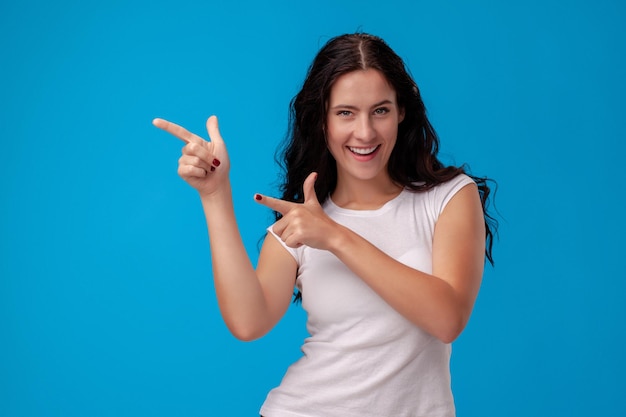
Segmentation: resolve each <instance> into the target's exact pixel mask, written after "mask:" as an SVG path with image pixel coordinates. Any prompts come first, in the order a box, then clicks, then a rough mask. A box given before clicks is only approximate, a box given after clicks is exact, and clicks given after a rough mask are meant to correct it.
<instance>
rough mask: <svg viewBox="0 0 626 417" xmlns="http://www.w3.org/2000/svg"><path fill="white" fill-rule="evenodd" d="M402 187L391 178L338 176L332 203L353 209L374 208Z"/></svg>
mask: <svg viewBox="0 0 626 417" xmlns="http://www.w3.org/2000/svg"><path fill="white" fill-rule="evenodd" d="M402 189H403V187H402V186H401V185H398V184H396V183H394V182H393V181H391V178H389V177H387V176H385V177H384V178H377V179H371V180H360V179H357V178H350V179H346V178H343V179H342V178H338V179H337V187H336V188H335V191H334V192H333V193H332V195H331V198H332V200H333V203H335V204H336V205H338V206H339V207H343V208H347V209H353V210H375V209H377V208H380V207H382V206H383V205H385V203H387V202H388V201H390V200H392V199H394V198H395V197H397V196H398V194H400V192H401V191H402Z"/></svg>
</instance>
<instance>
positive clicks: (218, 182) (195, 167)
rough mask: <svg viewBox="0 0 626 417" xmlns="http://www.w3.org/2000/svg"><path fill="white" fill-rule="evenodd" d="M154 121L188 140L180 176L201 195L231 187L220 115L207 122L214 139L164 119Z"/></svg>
mask: <svg viewBox="0 0 626 417" xmlns="http://www.w3.org/2000/svg"><path fill="white" fill-rule="evenodd" d="M152 124H153V125H155V126H156V127H158V128H159V129H163V130H165V131H166V132H168V133H170V134H172V135H174V136H176V137H177V138H179V139H180V140H182V141H183V142H185V146H183V149H182V153H183V154H182V156H181V157H180V159H179V160H178V175H180V176H181V178H182V179H184V180H185V181H187V183H188V184H189V185H191V186H192V187H193V188H195V189H196V190H198V192H199V193H200V195H201V196H203V197H204V196H210V195H211V194H213V193H215V192H217V191H219V190H220V188H221V187H224V186H228V171H229V170H230V160H229V158H228V153H227V152H226V145H225V144H224V140H223V139H222V135H221V134H220V130H219V126H218V124H217V117H215V116H211V117H209V118H208V119H207V122H206V127H207V131H208V133H209V138H210V139H211V141H210V142H208V141H206V140H204V139H202V138H201V137H200V136H198V135H195V134H193V133H191V132H189V131H188V130H187V129H185V128H184V127H182V126H179V125H177V124H175V123H172V122H168V121H167V120H164V119H159V118H157V119H154V120H153V121H152Z"/></svg>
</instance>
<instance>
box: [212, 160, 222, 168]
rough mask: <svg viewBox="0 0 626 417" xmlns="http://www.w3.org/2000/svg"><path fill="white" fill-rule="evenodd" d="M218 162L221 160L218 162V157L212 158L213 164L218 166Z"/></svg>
mask: <svg viewBox="0 0 626 417" xmlns="http://www.w3.org/2000/svg"><path fill="white" fill-rule="evenodd" d="M220 164H221V162H220V160H219V159H217V158H215V159H214V160H213V165H215V166H216V167H218V166H220Z"/></svg>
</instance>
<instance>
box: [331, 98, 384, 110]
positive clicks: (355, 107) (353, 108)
mask: <svg viewBox="0 0 626 417" xmlns="http://www.w3.org/2000/svg"><path fill="white" fill-rule="evenodd" d="M383 104H393V101H391V100H383V101H379V102H378V103H375V104H374V105H373V106H372V108H373V107H378V106H382V105H383ZM331 109H332V110H335V109H350V110H358V109H359V108H358V107H357V106H352V105H350V104H338V105H336V106H333V107H331Z"/></svg>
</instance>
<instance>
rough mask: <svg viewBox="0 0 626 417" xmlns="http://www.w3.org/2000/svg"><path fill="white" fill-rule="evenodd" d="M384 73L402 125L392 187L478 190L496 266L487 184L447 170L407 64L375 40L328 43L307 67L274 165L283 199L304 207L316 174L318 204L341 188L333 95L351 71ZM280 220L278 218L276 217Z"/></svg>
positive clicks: (352, 37) (355, 37)
mask: <svg viewBox="0 0 626 417" xmlns="http://www.w3.org/2000/svg"><path fill="white" fill-rule="evenodd" d="M366 69H375V70H378V71H380V72H381V73H382V74H383V75H384V76H385V78H386V79H387V81H388V82H389V84H390V85H391V86H392V87H393V89H394V90H395V92H396V96H397V102H398V108H400V109H404V120H402V122H401V123H400V124H399V126H398V137H397V140H396V144H395V147H394V149H393V151H392V152H391V156H390V159H389V164H388V171H389V175H390V177H391V179H392V181H393V182H394V183H396V184H399V185H401V186H403V187H405V188H408V189H410V190H413V191H415V192H420V191H425V190H429V189H431V188H433V187H435V186H436V185H438V184H441V183H444V182H446V181H449V180H451V179H452V178H454V177H455V176H457V175H459V174H466V175H469V176H470V177H471V178H472V179H473V180H474V181H475V182H476V184H477V185H478V190H479V193H480V200H481V203H482V207H483V213H484V217H485V227H486V236H485V239H486V245H485V248H486V249H485V256H486V258H487V260H488V261H489V262H490V263H491V264H493V257H492V253H491V250H492V246H493V237H494V232H495V231H496V229H497V221H496V220H495V219H494V218H493V217H492V216H491V215H490V214H489V213H488V211H487V207H488V202H489V195H490V193H491V189H490V188H489V186H488V184H487V182H488V181H490V180H489V179H487V178H480V177H474V176H472V175H470V174H469V173H467V172H466V169H465V167H464V166H460V167H455V166H445V165H443V163H442V162H441V161H439V159H438V158H437V154H438V152H439V139H438V137H437V134H436V133H435V129H434V128H433V127H432V125H431V124H430V122H429V121H428V118H427V117H426V108H425V106H424V102H423V101H422V98H421V96H420V92H419V89H418V87H417V84H416V83H415V81H413V78H412V77H411V75H410V74H409V71H408V70H407V68H406V66H405V64H404V61H403V60H402V59H401V58H400V57H399V56H398V55H397V54H396V53H395V52H394V51H393V50H392V49H391V48H390V47H389V46H388V45H387V44H386V43H385V41H383V40H382V39H381V38H378V37H376V36H372V35H368V34H365V33H355V34H346V35H341V36H337V37H335V38H332V39H330V40H329V41H328V42H327V43H326V45H324V46H323V47H322V49H321V50H320V51H319V52H318V54H317V56H316V57H315V59H314V60H313V63H312V64H311V66H310V67H309V70H308V73H307V76H306V79H305V80H304V84H303V86H302V89H301V90H300V92H299V93H298V94H297V95H296V96H295V97H294V98H293V100H292V101H291V105H290V114H289V131H288V134H287V137H286V140H285V142H284V144H283V146H282V147H281V148H280V149H279V150H278V152H277V154H276V161H277V163H278V164H279V165H280V166H281V167H282V169H283V180H282V184H281V187H280V191H281V192H282V198H283V199H284V200H288V201H294V202H302V201H303V200H304V195H303V191H302V185H303V183H304V180H305V178H306V177H307V176H308V175H309V174H310V173H311V172H313V171H315V172H317V173H318V177H317V180H316V182H315V192H316V194H317V198H318V199H319V201H320V203H323V202H324V201H326V199H327V198H328V197H329V195H330V194H331V193H332V192H333V191H334V190H335V187H336V185H337V165H336V162H335V159H334V158H333V156H332V155H331V153H330V151H329V150H328V148H327V146H326V139H325V133H324V132H325V127H326V116H327V115H326V113H327V104H328V99H329V97H330V90H331V88H332V86H333V84H334V83H335V81H337V79H338V78H339V77H341V76H342V75H344V74H347V73H349V72H352V71H357V70H366ZM276 217H277V219H278V218H280V213H276Z"/></svg>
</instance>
